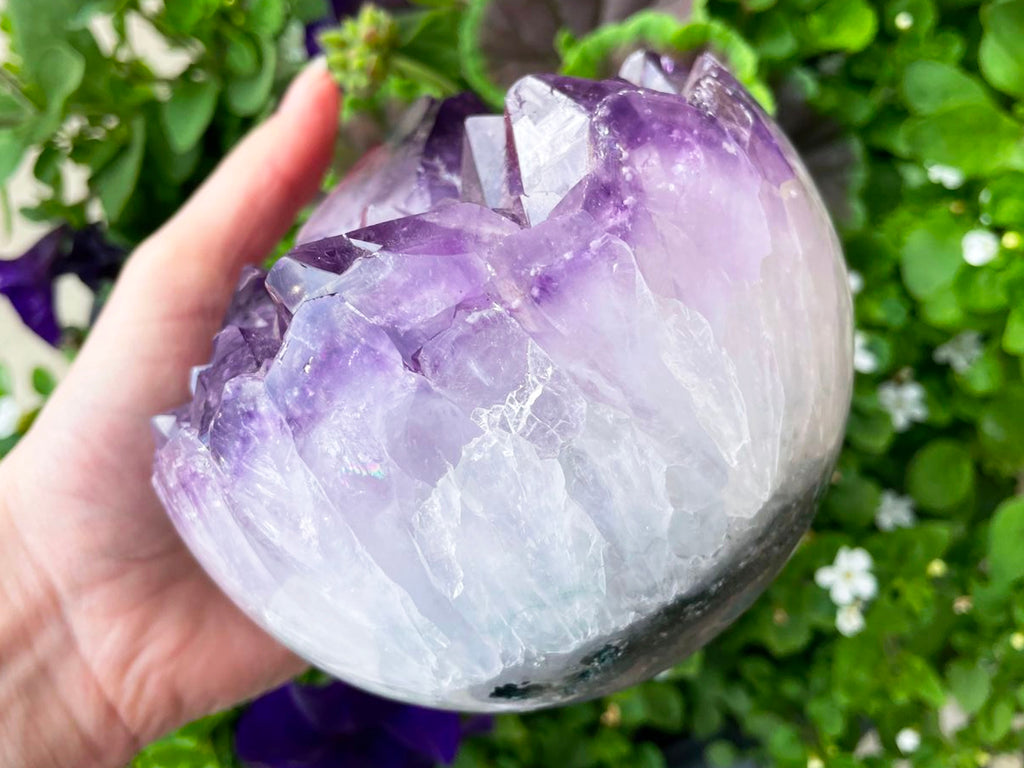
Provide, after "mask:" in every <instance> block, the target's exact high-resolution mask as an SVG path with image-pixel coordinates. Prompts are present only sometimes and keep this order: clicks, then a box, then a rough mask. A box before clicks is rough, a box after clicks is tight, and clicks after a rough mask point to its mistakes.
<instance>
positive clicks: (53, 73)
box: [36, 44, 85, 112]
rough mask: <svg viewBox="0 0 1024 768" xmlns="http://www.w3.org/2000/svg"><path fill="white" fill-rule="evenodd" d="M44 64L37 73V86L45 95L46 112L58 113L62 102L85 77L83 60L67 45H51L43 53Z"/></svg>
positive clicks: (62, 105) (62, 104)
mask: <svg viewBox="0 0 1024 768" xmlns="http://www.w3.org/2000/svg"><path fill="white" fill-rule="evenodd" d="M43 59H44V63H43V64H42V65H41V66H40V68H39V71H38V73H37V75H36V76H37V78H38V82H39V86H40V87H41V88H42V89H43V92H44V93H45V94H46V106H47V110H48V111H53V112H59V111H60V110H61V109H62V108H63V107H64V101H65V100H66V99H67V97H68V96H70V95H71V94H72V93H74V92H75V89H76V88H78V86H79V84H80V83H81V82H82V78H83V77H84V75H85V59H84V58H82V55H81V54H80V53H79V52H78V51H76V50H75V49H74V48H71V47H70V46H68V45H63V44H61V45H52V46H49V47H48V48H46V50H45V51H43Z"/></svg>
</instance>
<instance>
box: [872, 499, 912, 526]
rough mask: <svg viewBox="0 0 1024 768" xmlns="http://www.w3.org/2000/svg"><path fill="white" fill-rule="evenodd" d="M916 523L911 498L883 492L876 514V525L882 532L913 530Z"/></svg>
mask: <svg viewBox="0 0 1024 768" xmlns="http://www.w3.org/2000/svg"><path fill="white" fill-rule="evenodd" d="M916 522H917V516H916V515H915V514H914V501H913V499H911V498H910V497H909V496H900V495H899V494H898V493H895V492H893V491H882V498H881V500H880V501H879V502H878V510H877V511H876V512H875V525H877V526H878V529H879V530H880V531H894V530H896V529H897V528H913V527H914V523H916Z"/></svg>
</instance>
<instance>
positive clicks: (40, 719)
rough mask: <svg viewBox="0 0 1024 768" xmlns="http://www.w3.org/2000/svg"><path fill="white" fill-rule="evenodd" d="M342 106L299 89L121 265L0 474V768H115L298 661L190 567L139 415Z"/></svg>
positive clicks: (297, 201) (286, 204) (259, 242)
mask: <svg viewBox="0 0 1024 768" xmlns="http://www.w3.org/2000/svg"><path fill="white" fill-rule="evenodd" d="M337 113H338V95H337V91H336V89H335V87H334V85H333V83H332V82H331V80H330V77H329V75H328V73H327V71H326V69H325V68H323V67H317V66H313V67H311V68H309V69H308V70H307V71H306V72H304V73H303V74H302V75H301V76H300V77H299V78H298V79H297V80H296V82H295V83H293V84H292V86H291V88H290V89H289V91H288V94H287V95H286V97H285V99H284V101H283V102H282V104H281V107H280V108H279V110H278V112H277V113H276V114H275V115H274V116H273V117H271V118H270V119H269V120H268V121H267V122H266V123H264V124H263V125H262V126H260V127H259V128H258V129H256V130H255V131H254V132H253V133H252V134H251V135H249V136H248V137H247V138H246V139H245V141H244V142H242V143H241V144H240V145H239V146H238V148H236V149H235V151H234V152H233V153H232V154H231V155H230V156H229V157H228V158H227V159H226V160H225V161H224V162H223V163H222V164H221V165H220V167H219V168H218V169H217V170H216V172H215V173H214V174H213V175H212V176H211V177H210V179H208V180H207V182H206V183H205V184H204V185H203V186H202V187H201V188H200V189H199V190H198V191H197V192H196V193H195V195H194V196H193V197H192V199H191V200H190V201H189V202H188V203H187V204H186V205H185V206H184V207H183V208H182V209H181V211H180V212H179V213H178V214H177V215H176V216H175V217H174V218H173V219H171V220H170V221H169V222H168V223H167V224H166V225H165V226H164V227H163V228H161V229H160V230H159V231H158V232H157V233H155V234H154V235H153V236H152V237H150V238H149V239H148V240H147V241H146V242H144V243H143V244H142V245H140V246H139V248H138V249H137V250H136V252H135V253H134V254H133V255H132V257H131V258H130V260H129V261H128V263H127V265H126V266H125V268H124V270H123V272H122V275H121V278H120V279H119V281H118V283H117V286H116V288H115V289H114V292H113V294H112V295H111V297H110V300H109V302H108V303H107V306H106V308H105V309H104V311H103V313H102V315H101V316H100V318H99V320H98V322H97V323H96V326H95V327H94V329H93V331H92V333H91V334H90V336H89V339H88V341H87V342H86V344H85V346H84V348H83V349H82V351H81V353H80V354H79V356H78V359H77V360H76V362H75V364H74V365H73V366H72V368H71V371H70V372H69V374H68V376H67V378H66V379H65V381H64V382H63V383H62V384H61V385H60V387H58V389H57V391H56V392H55V393H54V395H53V397H52V398H51V399H50V401H49V402H48V403H47V405H46V407H45V408H44V409H43V412H42V413H41V414H40V416H39V418H38V420H37V421H36V423H35V425H34V426H33V428H32V430H31V432H30V433H29V434H28V435H27V436H26V437H25V438H24V440H22V442H21V443H20V444H19V445H18V447H17V448H16V449H15V450H14V451H13V452H12V453H11V455H10V456H9V457H8V458H7V459H5V460H4V461H3V462H2V463H0V712H2V715H0V765H3V766H5V767H6V768H22V767H24V768H50V767H51V766H75V768H88V767H89V766H107V765H109V766H116V765H119V764H123V763H124V762H126V761H127V760H128V759H129V758H130V757H131V755H132V753H133V751H134V750H136V749H137V748H138V747H139V746H141V745H142V744H144V743H145V742H147V741H149V740H151V739H153V738H156V737H157V736H159V735H161V734H162V733H164V732H166V731H168V730H170V729H172V728H174V727H176V726H178V725H180V724H182V723H184V722H187V721H189V720H191V719H194V718H197V717H200V716H202V715H204V714H208V713H210V712H213V711H215V710H217V709H220V708H224V707H226V706H229V705H231V704H233V703H235V702H237V701H239V700H241V699H243V698H245V697H248V696H251V695H254V694H256V693H258V692H260V691H261V690H264V689H266V688H268V687H270V686H272V685H274V684H276V683H278V682H280V681H282V680H284V679H286V678H287V677H288V676H290V675H292V674H295V673H296V672H298V671H299V670H300V669H301V668H302V663H301V662H300V661H299V660H298V659H297V658H296V657H294V656H292V655H291V654H290V653H289V652H287V651H286V650H285V649H284V648H282V647H281V646H279V645H277V644H276V643H275V642H274V641H273V640H272V639H271V638H270V637H269V636H267V635H265V634H264V633H263V632H262V631H261V630H260V629H258V628H257V627H256V626H255V625H254V624H252V623H251V622H250V621H249V620H248V619H247V618H245V617H244V616H243V615H242V613H241V612H240V611H239V610H238V609H237V608H235V607H234V606H233V605H232V604H231V603H230V602H229V601H228V599H227V598H226V597H224V595H223V594H222V593H221V592H220V591H219V590H218V589H217V587H216V586H215V585H214V584H213V583H212V582H211V581H210V580H209V579H208V578H207V577H206V575H205V574H204V573H203V572H202V571H201V569H200V568H199V566H198V565H197V563H196V562H195V561H194V560H193V559H192V557H191V556H190V554H189V552H188V551H187V550H186V548H185V547H184V545H183V544H182V542H181V540H180V539H179V538H178V536H177V535H176V533H175V531H174V529H173V527H172V526H171V524H170V522H169V521H168V519H167V517H166V516H165V514H164V512H163V510H162V508H161V506H160V504H159V502H158V501H157V498H156V496H155V494H154V493H153V490H152V488H151V485H150V475H151V461H152V455H153V438H152V436H151V433H150V426H149V421H150V418H151V417H152V416H153V415H154V414H157V413H160V412H162V411H165V410H168V409H169V408H171V407H174V406H176V405H178V404H180V403H181V402H184V401H185V400H186V399H187V397H188V391H187V387H188V377H189V370H190V368H191V367H192V366H194V365H197V364H200V363H202V362H204V361H205V360H206V359H207V358H208V356H209V352H210V346H211V339H212V337H213V334H214V333H215V332H216V330H217V329H218V328H219V326H220V323H221V320H222V318H223V314H224V312H225V310H226V308H227V304H228V301H229V299H230V296H231V293H232V290H233V287H234V284H235V281H236V279H237V278H238V274H239V271H240V269H241V267H242V266H243V265H246V264H250V263H258V262H260V261H261V260H262V259H263V258H264V257H265V256H266V255H267V253H268V252H269V251H270V250H271V248H272V247H273V246H274V245H275V244H276V243H277V242H278V241H279V240H280V238H281V237H282V236H283V235H284V233H285V232H286V231H287V229H288V227H289V225H290V224H291V222H292V220H293V219H294V217H295V214H296V212H297V211H298V209H299V208H300V207H301V206H302V205H303V204H304V203H305V202H307V200H308V199H309V198H310V197H311V196H312V195H313V194H314V192H315V191H316V189H317V186H318V184H319V181H320V178H321V175H322V173H323V171H324V169H325V168H326V167H327V165H328V163H329V161H330V158H331V153H332V146H333V141H334V136H335V129H336V123H337Z"/></svg>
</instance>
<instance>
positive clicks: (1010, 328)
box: [1003, 306, 1024, 355]
mask: <svg viewBox="0 0 1024 768" xmlns="http://www.w3.org/2000/svg"><path fill="white" fill-rule="evenodd" d="M1003 349H1004V350H1005V351H1007V352H1009V353H1010V354H1011V355H1024V306H1019V307H1014V308H1013V309H1011V310H1010V314H1009V316H1008V317H1007V318H1006V328H1005V329H1003Z"/></svg>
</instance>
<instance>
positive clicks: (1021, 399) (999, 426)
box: [977, 388, 1024, 477]
mask: <svg viewBox="0 0 1024 768" xmlns="http://www.w3.org/2000/svg"><path fill="white" fill-rule="evenodd" d="M977 424H978V438H979V440H980V442H981V446H982V448H983V449H984V451H985V454H986V458H987V459H988V461H989V462H990V463H991V464H992V465H993V467H994V468H995V469H997V470H999V471H1001V472H1002V473H1004V474H1005V475H1007V476H1011V477H1012V476H1015V475H1017V474H1018V473H1019V472H1020V468H1021V467H1022V466H1024V390H1021V389H1019V388H1018V389H1009V390H1004V391H1003V392H1002V393H1000V395H999V397H997V398H996V399H993V400H992V401H991V402H989V403H987V404H986V405H985V407H984V408H983V409H982V411H981V413H980V414H979V415H978V422H977Z"/></svg>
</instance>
